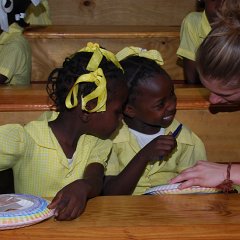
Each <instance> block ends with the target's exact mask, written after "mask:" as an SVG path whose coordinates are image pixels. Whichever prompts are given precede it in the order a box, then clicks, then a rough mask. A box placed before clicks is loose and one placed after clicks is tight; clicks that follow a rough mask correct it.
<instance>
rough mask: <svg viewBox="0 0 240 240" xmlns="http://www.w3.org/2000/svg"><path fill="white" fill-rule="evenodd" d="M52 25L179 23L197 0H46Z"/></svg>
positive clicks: (165, 24) (175, 24) (194, 5)
mask: <svg viewBox="0 0 240 240" xmlns="http://www.w3.org/2000/svg"><path fill="white" fill-rule="evenodd" d="M48 2H49V7H50V13H51V18H52V22H53V24H54V25H87V26H89V25H135V26H139V25H140V26H141V25H150V26H154V25H155V26H156V25H157V26H159V25H161V26H180V25H181V22H182V19H183V18H184V16H186V15H187V13H189V12H191V11H195V10H196V2H197V1H196V0H192V1H189V0H147V1H146V0H137V1H136V0H114V1H112V0H68V1H61V4H59V0H48Z"/></svg>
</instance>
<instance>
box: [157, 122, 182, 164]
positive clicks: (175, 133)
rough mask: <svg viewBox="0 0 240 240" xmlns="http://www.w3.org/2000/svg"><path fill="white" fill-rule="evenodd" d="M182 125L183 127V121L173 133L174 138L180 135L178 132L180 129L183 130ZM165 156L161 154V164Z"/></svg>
mask: <svg viewBox="0 0 240 240" xmlns="http://www.w3.org/2000/svg"><path fill="white" fill-rule="evenodd" d="M182 127H183V125H182V123H180V124H179V125H178V127H177V128H176V130H175V131H174V132H173V133H172V136H173V137H174V138H176V137H177V136H178V134H179V133H180V131H181V130H182ZM163 158H164V157H163V156H161V157H160V159H159V160H160V161H159V165H160V164H161V160H163Z"/></svg>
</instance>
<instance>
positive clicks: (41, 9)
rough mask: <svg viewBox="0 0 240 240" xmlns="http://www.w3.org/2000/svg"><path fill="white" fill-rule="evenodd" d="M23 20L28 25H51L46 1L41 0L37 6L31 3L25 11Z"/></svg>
mask: <svg viewBox="0 0 240 240" xmlns="http://www.w3.org/2000/svg"><path fill="white" fill-rule="evenodd" d="M25 21H26V22H27V23H30V25H51V24H52V21H51V18H50V11H49V5H48V1H47V0H42V1H41V3H40V4H39V5H37V6H34V5H33V4H31V5H30V6H29V7H28V9H27V11H26V17H25Z"/></svg>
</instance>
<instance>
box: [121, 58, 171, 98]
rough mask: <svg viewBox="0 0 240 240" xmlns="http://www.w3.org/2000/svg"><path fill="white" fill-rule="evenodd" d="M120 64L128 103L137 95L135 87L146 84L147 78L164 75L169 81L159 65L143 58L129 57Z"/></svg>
mask: <svg viewBox="0 0 240 240" xmlns="http://www.w3.org/2000/svg"><path fill="white" fill-rule="evenodd" d="M120 64H121V65H122V67H123V69H124V74H125V77H126V80H127V86H128V101H130V102H134V100H135V98H136V96H137V94H138V92H137V87H138V86H139V85H140V84H148V83H147V82H148V80H149V78H152V77H155V76H157V75H164V76H165V77H166V78H168V79H170V80H171V78H170V76H169V75H168V73H167V72H166V71H165V70H164V69H163V68H162V67H161V66H160V65H159V64H157V63H156V62H155V61H154V60H151V59H148V58H145V57H139V56H130V57H127V58H125V59H123V60H122V61H120Z"/></svg>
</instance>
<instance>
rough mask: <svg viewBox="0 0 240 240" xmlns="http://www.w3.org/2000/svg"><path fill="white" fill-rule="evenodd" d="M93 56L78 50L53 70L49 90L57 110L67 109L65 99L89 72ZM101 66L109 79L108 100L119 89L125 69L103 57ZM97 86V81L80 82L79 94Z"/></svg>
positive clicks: (83, 93)
mask: <svg viewBox="0 0 240 240" xmlns="http://www.w3.org/2000/svg"><path fill="white" fill-rule="evenodd" d="M91 57H92V53H91V52H77V53H75V54H74V55H72V56H71V57H68V58H66V59H65V61H64V63H63V66H62V67H61V68H56V69H54V70H53V71H52V73H51V74H50V76H49V78H48V83H47V92H48V94H49V97H50V98H51V99H52V100H53V102H54V106H55V107H56V108H57V111H64V110H66V107H65V99H66V97H67V95H68V93H69V91H70V89H71V88H72V86H73V85H74V83H75V82H76V80H77V78H78V77H79V76H81V75H83V74H87V73H89V71H88V70H86V67H87V65H88V63H89V61H90V59H91ZM99 68H102V70H103V73H104V75H105V78H106V80H107V91H108V101H109V99H111V97H112V95H113V94H114V93H115V92H116V91H117V89H116V86H117V84H118V82H121V81H124V75H123V71H122V70H121V69H119V68H117V67H116V66H115V65H114V64H113V63H112V62H110V61H107V59H106V58H105V57H103V59H102V61H101V63H100V65H99ZM95 88H96V85H95V83H80V84H79V92H78V93H79V96H80V95H82V96H86V95H87V94H89V93H90V92H92V91H93V90H94V89H95Z"/></svg>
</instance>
